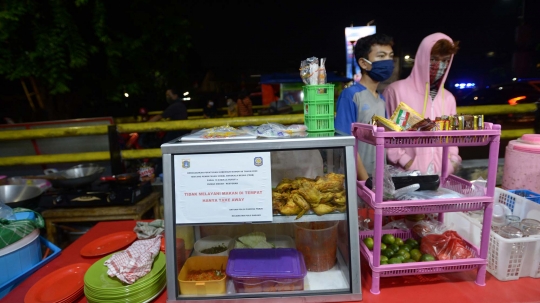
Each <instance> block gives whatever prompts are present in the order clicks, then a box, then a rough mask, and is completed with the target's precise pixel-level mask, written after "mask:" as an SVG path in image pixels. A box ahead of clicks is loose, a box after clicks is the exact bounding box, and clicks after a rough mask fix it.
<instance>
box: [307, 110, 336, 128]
mask: <svg viewBox="0 0 540 303" xmlns="http://www.w3.org/2000/svg"><path fill="white" fill-rule="evenodd" d="M304 124H305V125H306V126H307V130H308V132H314V131H315V132H330V131H334V114H333V113H332V114H331V115H304Z"/></svg>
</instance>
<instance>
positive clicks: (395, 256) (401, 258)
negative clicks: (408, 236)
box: [390, 254, 405, 261]
mask: <svg viewBox="0 0 540 303" xmlns="http://www.w3.org/2000/svg"><path fill="white" fill-rule="evenodd" d="M392 258H396V259H400V260H401V261H403V260H405V257H404V256H402V255H398V254H394V256H393V257H392ZM392 258H390V259H392Z"/></svg>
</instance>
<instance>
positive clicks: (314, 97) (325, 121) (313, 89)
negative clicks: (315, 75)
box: [303, 84, 334, 132]
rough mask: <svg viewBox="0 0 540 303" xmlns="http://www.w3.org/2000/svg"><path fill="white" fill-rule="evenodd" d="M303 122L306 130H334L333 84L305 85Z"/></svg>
mask: <svg viewBox="0 0 540 303" xmlns="http://www.w3.org/2000/svg"><path fill="white" fill-rule="evenodd" d="M303 90H304V124H305V125H306V126H307V130H308V132H332V131H334V85H333V84H324V85H306V86H304V87H303Z"/></svg>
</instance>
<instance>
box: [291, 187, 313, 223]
mask: <svg viewBox="0 0 540 303" xmlns="http://www.w3.org/2000/svg"><path fill="white" fill-rule="evenodd" d="M291 197H292V200H293V202H294V203H295V204H296V205H297V206H298V207H299V208H300V212H299V213H298V215H297V216H296V219H297V220H298V219H300V218H301V217H302V216H303V215H304V214H305V213H306V212H307V211H308V210H309V209H310V206H309V203H308V202H307V201H306V200H305V199H304V197H302V196H301V195H300V194H298V193H294V194H292V195H291Z"/></svg>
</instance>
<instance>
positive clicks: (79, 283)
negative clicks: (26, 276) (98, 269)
mask: <svg viewBox="0 0 540 303" xmlns="http://www.w3.org/2000/svg"><path fill="white" fill-rule="evenodd" d="M89 267H90V264H86V263H77V264H72V265H68V266H66V267H62V268H60V269H58V270H56V271H53V272H52V273H50V274H48V275H47V276H45V277H43V278H42V279H41V280H39V281H38V282H37V283H36V284H34V286H32V288H30V290H29V291H28V292H27V293H26V296H25V297H24V302H25V303H43V302H49V303H71V302H75V301H76V300H78V298H79V297H81V296H82V294H83V286H84V284H83V277H84V275H85V272H86V270H87V269H88V268H89Z"/></svg>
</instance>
